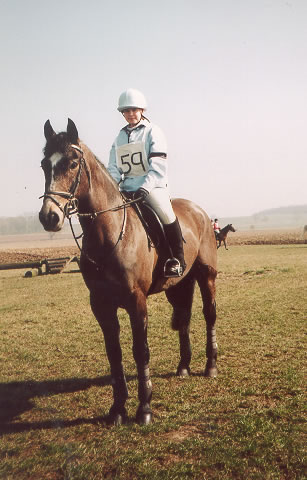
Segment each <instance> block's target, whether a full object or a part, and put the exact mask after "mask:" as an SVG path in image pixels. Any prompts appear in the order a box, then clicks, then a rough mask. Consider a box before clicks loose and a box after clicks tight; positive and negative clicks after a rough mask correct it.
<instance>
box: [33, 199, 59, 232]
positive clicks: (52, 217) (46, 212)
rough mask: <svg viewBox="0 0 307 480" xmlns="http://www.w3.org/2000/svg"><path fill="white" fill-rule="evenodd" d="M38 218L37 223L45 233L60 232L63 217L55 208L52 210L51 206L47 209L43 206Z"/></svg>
mask: <svg viewBox="0 0 307 480" xmlns="http://www.w3.org/2000/svg"><path fill="white" fill-rule="evenodd" d="M48 203H49V202H48ZM38 216H39V221H40V222H41V224H42V225H43V227H44V229H45V230H47V232H58V231H59V230H61V228H62V226H63V222H64V215H63V213H62V212H61V210H60V209H58V208H57V207H55V208H54V207H53V205H51V206H50V204H49V208H48V207H47V205H45V204H44V205H43V206H42V208H41V211H40V212H39V214H38Z"/></svg>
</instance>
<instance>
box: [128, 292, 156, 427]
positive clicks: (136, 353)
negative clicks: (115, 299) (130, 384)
mask: <svg viewBox="0 0 307 480" xmlns="http://www.w3.org/2000/svg"><path fill="white" fill-rule="evenodd" d="M127 310H128V313H129V316H130V322H131V328H132V336H133V357H134V360H135V363H136V367H137V374H138V397H139V402H140V403H139V407H138V410H137V414H136V420H137V422H138V423H139V424H140V425H148V424H149V423H151V421H152V410H151V407H150V402H151V396H152V384H151V380H150V375H149V357H150V354H149V347H148V343H147V324H148V316H147V304H146V297H145V295H144V294H143V293H141V292H136V293H135V295H134V297H133V299H132V301H131V304H130V305H129V308H128V309H127Z"/></svg>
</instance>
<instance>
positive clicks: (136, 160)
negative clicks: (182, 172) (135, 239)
mask: <svg viewBox="0 0 307 480" xmlns="http://www.w3.org/2000/svg"><path fill="white" fill-rule="evenodd" d="M146 108H147V103H146V99H145V97H144V95H143V93H141V92H140V91H138V90H135V89H133V88H129V89H128V90H126V91H124V92H123V93H122V94H121V95H120V97H119V100H118V108H117V110H118V111H119V112H121V113H122V114H123V116H124V118H125V120H126V121H127V123H128V124H127V125H126V126H125V127H124V128H122V129H121V130H120V132H119V134H118V136H117V137H116V139H115V141H114V143H113V145H112V148H111V152H110V158H109V164H108V171H109V173H110V174H111V176H112V177H113V178H114V179H115V181H117V182H118V183H119V188H120V190H121V191H123V192H128V193H130V195H131V193H132V192H133V193H132V194H133V198H135V199H136V198H140V197H141V198H142V201H145V202H146V203H148V204H149V205H150V206H151V207H152V208H153V210H154V211H155V212H156V214H157V215H158V217H159V219H160V220H161V222H162V224H163V227H164V231H165V235H166V239H167V241H168V244H169V247H170V250H171V255H172V256H171V258H169V259H168V260H167V261H166V263H165V266H164V275H165V277H180V276H181V275H182V274H183V272H184V270H185V268H186V264H185V261H184V252H183V240H182V233H181V228H180V225H179V222H178V219H177V217H176V215H175V213H174V210H173V207H172V204H171V201H170V196H169V191H168V185H167V146H166V140H165V137H164V134H163V133H162V131H161V130H160V128H159V127H158V126H156V125H154V124H152V123H151V122H150V121H149V120H148V119H147V118H146V117H145V116H144V115H143V112H144V110H146Z"/></svg>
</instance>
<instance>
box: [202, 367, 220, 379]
mask: <svg viewBox="0 0 307 480" xmlns="http://www.w3.org/2000/svg"><path fill="white" fill-rule="evenodd" d="M204 376H205V377H210V378H215V377H217V368H216V367H209V368H207V367H206V370H205V373H204Z"/></svg>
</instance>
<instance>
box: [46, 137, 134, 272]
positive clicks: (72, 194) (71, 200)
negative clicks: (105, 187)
mask: <svg viewBox="0 0 307 480" xmlns="http://www.w3.org/2000/svg"><path fill="white" fill-rule="evenodd" d="M71 147H72V148H74V149H75V150H77V151H78V152H79V153H80V154H81V158H80V159H79V169H78V172H77V175H76V178H75V179H74V181H73V183H72V185H71V186H70V188H69V190H68V192H58V191H55V190H48V191H47V192H45V193H44V195H41V196H40V197H39V198H43V199H44V200H45V199H46V198H49V199H50V200H51V201H52V202H53V203H55V204H56V206H57V207H58V208H59V209H60V210H61V212H62V213H63V215H64V217H66V218H67V219H68V220H69V224H70V228H71V231H72V234H73V237H74V240H75V242H76V244H77V246H78V248H79V250H80V252H82V253H83V254H85V256H86V258H87V259H88V260H89V261H90V262H91V263H94V264H95V265H96V266H98V267H101V265H99V264H98V263H97V262H96V261H95V260H93V259H92V258H90V257H89V256H88V255H87V254H86V252H84V251H83V250H82V247H80V244H79V242H78V240H79V239H80V238H82V237H83V233H82V234H81V235H79V236H76V235H75V232H74V229H73V225H72V221H71V219H72V216H73V215H75V214H76V215H77V216H78V218H80V217H88V218H90V219H91V220H94V219H95V218H96V217H98V215H102V214H104V213H107V212H117V211H119V210H124V216H123V222H122V226H121V231H120V233H119V236H118V239H117V241H116V243H115V244H114V245H113V247H112V251H111V252H108V255H110V253H112V252H113V251H114V250H115V248H116V247H117V245H118V244H119V242H120V241H121V240H122V239H123V237H124V235H125V230H126V223H127V212H126V209H127V207H130V206H131V205H132V204H133V203H137V202H138V201H140V200H141V198H136V199H133V200H127V199H126V198H125V197H124V196H123V194H122V193H121V192H120V194H121V197H122V200H123V203H122V204H121V205H118V206H116V207H112V208H107V209H105V210H99V211H95V212H88V213H80V212H79V208H78V198H76V193H77V190H78V187H79V185H80V182H81V175H82V172H83V169H84V170H85V171H86V173H87V178H88V182H89V187H91V177H90V173H89V168H88V166H87V163H86V160H85V158H84V152H83V150H82V149H81V148H80V147H79V146H78V145H74V144H71ZM55 196H56V197H61V198H64V199H66V200H67V202H66V203H65V205H64V206H63V205H62V204H61V203H60V202H59V201H58V200H57V199H56V198H54V197H55Z"/></svg>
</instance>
